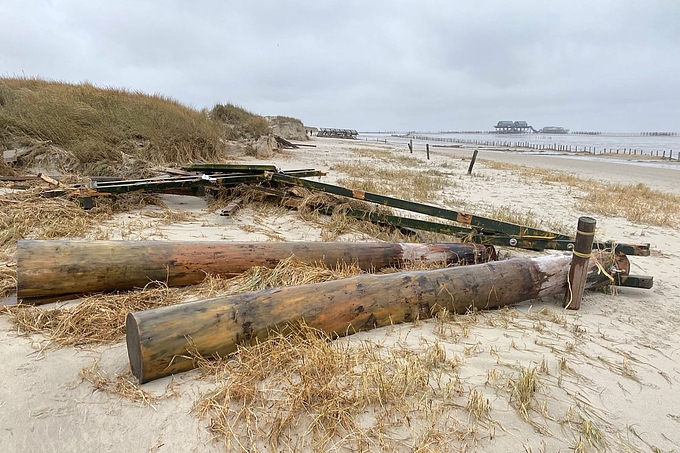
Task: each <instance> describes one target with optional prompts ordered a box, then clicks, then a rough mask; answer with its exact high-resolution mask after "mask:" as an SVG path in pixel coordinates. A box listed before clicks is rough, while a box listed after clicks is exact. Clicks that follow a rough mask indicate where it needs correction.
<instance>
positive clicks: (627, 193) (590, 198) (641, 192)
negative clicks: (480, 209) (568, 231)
mask: <svg viewBox="0 0 680 453" xmlns="http://www.w3.org/2000/svg"><path fill="white" fill-rule="evenodd" d="M483 162H484V165H486V166H487V167H489V168H493V169H497V170H511V171H515V172H518V173H519V174H520V175H521V176H523V177H527V178H531V179H538V180H539V181H541V182H542V183H546V184H563V185H567V186H569V187H573V188H575V189H578V190H581V191H583V192H584V196H582V197H580V198H579V199H578V201H577V202H576V206H575V207H576V208H577V209H579V210H582V211H584V212H588V213H592V214H602V215H606V216H610V217H623V218H625V219H627V220H629V221H631V222H636V223H641V224H649V225H656V226H670V227H676V228H677V227H680V209H679V208H678V207H679V206H680V196H678V195H675V194H671V193H665V192H662V191H660V190H655V189H651V188H649V187H647V186H646V185H644V184H642V183H640V184H635V185H633V184H618V183H617V184H615V183H606V182H601V181H596V180H593V179H585V178H580V177H578V176H575V175H572V174H569V173H563V172H557V171H551V170H546V169H541V168H533V167H525V166H523V165H517V164H510V163H505V162H495V161H490V160H484V161H483Z"/></svg>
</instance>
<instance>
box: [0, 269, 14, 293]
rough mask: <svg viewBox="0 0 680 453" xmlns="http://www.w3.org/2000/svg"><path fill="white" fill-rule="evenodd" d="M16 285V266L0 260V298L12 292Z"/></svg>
mask: <svg viewBox="0 0 680 453" xmlns="http://www.w3.org/2000/svg"><path fill="white" fill-rule="evenodd" d="M16 287H17V270H16V266H15V265H12V264H10V263H8V262H2V261H0V299H2V298H3V297H7V296H9V295H10V294H12V293H13V292H14V291H15V290H16Z"/></svg>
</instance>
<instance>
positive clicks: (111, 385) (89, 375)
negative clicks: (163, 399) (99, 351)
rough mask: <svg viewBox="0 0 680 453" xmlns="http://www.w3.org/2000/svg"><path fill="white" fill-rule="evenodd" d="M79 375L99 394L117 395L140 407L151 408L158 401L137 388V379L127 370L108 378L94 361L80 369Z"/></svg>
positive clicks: (153, 396)
mask: <svg viewBox="0 0 680 453" xmlns="http://www.w3.org/2000/svg"><path fill="white" fill-rule="evenodd" d="M79 374H80V377H81V378H82V379H84V380H86V381H88V382H89V383H90V384H92V386H93V387H94V388H95V389H97V390H99V391H100V392H105V393H108V394H112V395H117V396H119V397H120V398H124V399H127V400H130V401H134V402H136V403H140V404H141V405H142V406H151V405H153V403H154V402H155V401H156V400H157V399H158V398H157V397H156V396H155V395H152V394H150V393H149V392H147V391H145V390H143V389H142V388H141V387H140V386H139V384H138V383H137V378H135V377H134V376H133V375H132V372H131V371H130V370H129V369H128V370H127V371H126V372H125V373H120V374H117V375H115V376H114V377H110V376H109V375H108V374H107V373H106V372H104V370H102V369H101V368H100V367H99V362H98V361H96V360H95V361H94V362H93V363H92V366H90V367H86V368H83V369H81V370H80V373H79Z"/></svg>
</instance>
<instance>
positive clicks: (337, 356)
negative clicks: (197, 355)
mask: <svg viewBox="0 0 680 453" xmlns="http://www.w3.org/2000/svg"><path fill="white" fill-rule="evenodd" d="M290 328H291V329H292V330H293V334H292V335H286V336H283V335H274V336H272V337H270V339H268V340H266V341H264V342H262V343H259V344H257V345H254V346H249V347H242V348H239V350H238V351H237V353H235V354H234V355H233V356H232V357H231V359H229V360H224V359H222V360H217V361H202V367H203V370H204V373H205V374H206V375H208V376H210V377H211V379H216V388H215V389H214V390H213V391H211V392H209V393H207V394H205V395H203V396H202V397H201V399H200V400H199V402H198V403H197V405H196V411H197V412H198V413H199V414H200V415H201V416H202V417H204V418H206V419H208V420H209V422H210V429H211V430H212V431H213V432H214V433H215V434H216V435H218V436H219V437H220V438H221V439H222V440H223V441H224V442H225V443H226V446H227V448H228V449H238V450H241V451H282V450H290V451H346V450H348V449H349V450H352V451H375V450H380V451H425V450H426V449H428V448H429V449H432V450H434V451H436V450H438V449H441V448H451V446H452V445H456V446H458V448H460V449H461V450H465V449H466V448H467V447H468V446H469V445H472V444H474V443H475V442H476V433H475V431H474V430H470V429H469V427H467V426H465V425H463V424H462V423H461V422H459V420H458V418H457V417H456V416H455V415H453V414H451V413H449V412H448V410H447V409H448V408H449V407H450V405H451V404H452V402H453V401H454V400H460V401H461V406H462V407H465V405H464V402H463V400H464V399H465V396H464V394H463V391H462V388H461V386H460V381H459V380H458V379H457V376H456V374H455V372H453V370H452V368H451V366H450V365H448V364H447V362H446V360H445V358H443V357H442V356H441V354H439V353H432V354H430V353H428V352H427V351H423V352H424V353H415V352H412V351H406V350H398V349H394V348H384V349H383V348H381V347H380V345H377V344H374V343H371V342H362V343H360V344H357V345H351V344H350V343H348V342H345V341H331V340H332V339H331V338H329V337H328V336H327V335H326V334H324V333H322V332H319V331H317V330H314V329H311V328H309V327H307V326H305V325H304V324H303V325H298V326H291V327H290ZM433 357H434V358H435V359H434V360H433V359H432V358H433ZM435 368H437V369H440V370H441V372H433V370H434V369H435Z"/></svg>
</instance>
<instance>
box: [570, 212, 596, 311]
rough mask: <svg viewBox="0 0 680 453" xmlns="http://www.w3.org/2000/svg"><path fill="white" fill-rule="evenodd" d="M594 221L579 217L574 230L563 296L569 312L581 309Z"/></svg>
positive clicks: (593, 235) (593, 232)
mask: <svg viewBox="0 0 680 453" xmlns="http://www.w3.org/2000/svg"><path fill="white" fill-rule="evenodd" d="M595 225H596V222H595V219H593V218H592V217H585V216H584V217H580V218H579V219H578V227H577V230H576V240H575V241H574V250H573V255H572V258H571V267H570V268H569V274H568V275H569V277H568V281H567V291H566V294H565V296H564V307H565V308H567V309H569V310H578V309H579V308H580V307H581V299H582V298H583V291H584V290H585V288H586V278H587V276H588V275H587V274H588V263H589V261H590V256H591V254H592V249H593V238H594V237H595Z"/></svg>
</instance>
